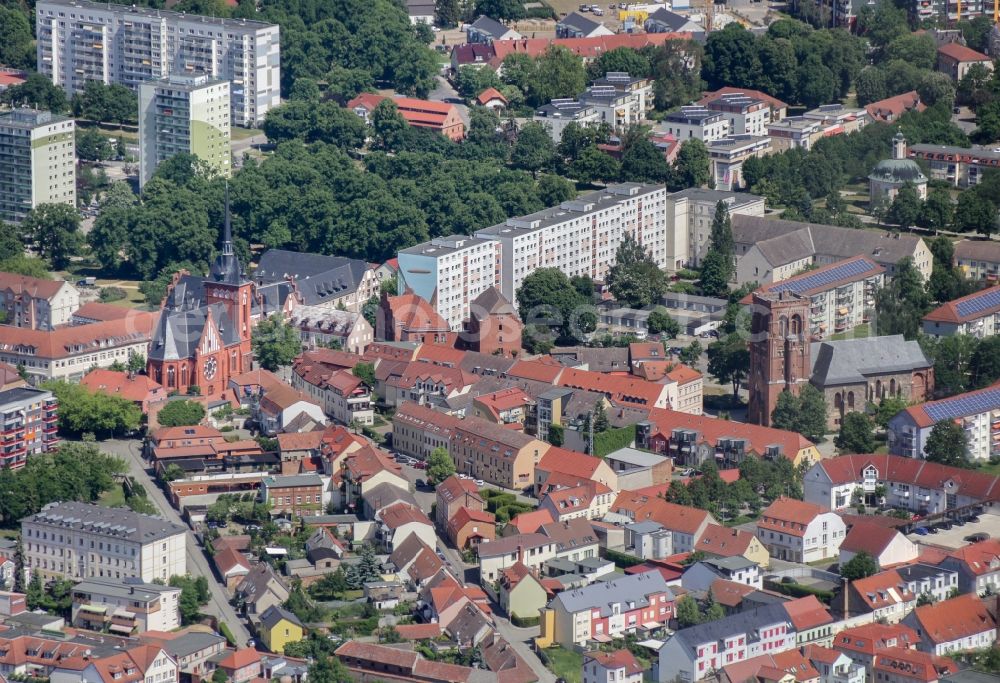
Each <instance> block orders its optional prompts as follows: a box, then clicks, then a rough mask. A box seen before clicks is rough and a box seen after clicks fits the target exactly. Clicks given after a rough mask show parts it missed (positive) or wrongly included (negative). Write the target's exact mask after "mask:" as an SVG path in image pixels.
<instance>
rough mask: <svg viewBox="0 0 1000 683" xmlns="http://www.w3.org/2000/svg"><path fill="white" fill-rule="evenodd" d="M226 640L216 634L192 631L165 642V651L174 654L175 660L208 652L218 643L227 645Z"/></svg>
mask: <svg viewBox="0 0 1000 683" xmlns="http://www.w3.org/2000/svg"><path fill="white" fill-rule="evenodd" d="M225 642H226V639H225V638H224V637H222V636H220V635H218V634H216V633H203V632H201V631H190V632H188V633H185V634H184V635H182V636H178V637H176V638H171V639H170V640H167V641H164V643H163V649H164V650H166V651H167V652H168V653H170V654H172V655H173V656H174V658H175V659H182V658H184V657H189V656H190V655H193V654H194V653H195V652H200V651H202V650H207V649H209V648H211V647H213V646H214V645H216V644H217V643H225Z"/></svg>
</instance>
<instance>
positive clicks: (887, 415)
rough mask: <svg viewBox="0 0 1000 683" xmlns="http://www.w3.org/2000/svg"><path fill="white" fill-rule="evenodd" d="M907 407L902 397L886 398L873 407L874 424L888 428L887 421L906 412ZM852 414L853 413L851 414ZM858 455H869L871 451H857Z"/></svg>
mask: <svg viewBox="0 0 1000 683" xmlns="http://www.w3.org/2000/svg"><path fill="white" fill-rule="evenodd" d="M908 406H909V403H907V401H906V399H905V398H903V397H902V396H886V397H885V398H883V399H882V400H881V401H879V403H878V405H877V406H876V407H875V424H877V425H878V426H879V427H881V428H882V429H885V428H886V427H888V426H889V420H891V419H892V418H894V417H896V415H898V414H899V413H901V412H902V411H904V410H906V408H907V407H908ZM852 414H853V413H852ZM857 452H858V453H870V452H871V451H857Z"/></svg>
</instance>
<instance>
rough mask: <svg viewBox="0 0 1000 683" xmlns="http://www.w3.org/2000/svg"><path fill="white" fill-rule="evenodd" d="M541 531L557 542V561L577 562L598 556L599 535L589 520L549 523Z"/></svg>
mask: <svg viewBox="0 0 1000 683" xmlns="http://www.w3.org/2000/svg"><path fill="white" fill-rule="evenodd" d="M541 531H542V533H543V534H545V535H546V536H547V537H549V538H551V539H552V540H553V541H554V542H555V557H556V559H561V560H568V561H570V562H576V561H578V560H586V559H591V558H595V557H597V555H598V543H597V535H596V534H595V533H594V529H593V527H591V525H590V521H589V520H586V519H571V520H568V521H565V522H549V523H548V524H543V525H542V529H541Z"/></svg>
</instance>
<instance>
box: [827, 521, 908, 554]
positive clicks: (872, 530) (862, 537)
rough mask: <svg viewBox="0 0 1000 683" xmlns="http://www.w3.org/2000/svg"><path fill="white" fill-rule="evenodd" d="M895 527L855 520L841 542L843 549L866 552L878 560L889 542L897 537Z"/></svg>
mask: <svg viewBox="0 0 1000 683" xmlns="http://www.w3.org/2000/svg"><path fill="white" fill-rule="evenodd" d="M897 534H899V532H898V531H896V529H895V528H893V527H890V526H886V525H883V524H876V523H872V522H855V523H854V524H853V525H852V526H851V528H850V530H849V531H848V532H847V536H845V537H844V540H843V542H842V543H841V544H840V549H841V550H847V551H849V552H852V553H861V552H865V553H868V554H869V555H871V556H872V557H874V558H875V559H876V560H878V557H879V556H880V555H881V554H882V553H883V551H885V549H886V548H887V547H889V544H890V543H892V542H893V541H894V540H895V539H896V536H897Z"/></svg>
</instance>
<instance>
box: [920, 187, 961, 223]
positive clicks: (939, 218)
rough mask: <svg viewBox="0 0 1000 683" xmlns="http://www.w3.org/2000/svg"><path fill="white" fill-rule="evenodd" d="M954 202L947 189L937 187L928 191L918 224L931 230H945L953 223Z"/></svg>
mask: <svg viewBox="0 0 1000 683" xmlns="http://www.w3.org/2000/svg"><path fill="white" fill-rule="evenodd" d="M954 212H955V206H954V203H953V202H952V201H951V195H950V194H949V193H948V191H947V190H945V189H942V188H939V187H935V188H934V189H932V190H931V191H930V192H928V193H927V199H926V201H924V204H923V206H921V207H920V215H919V216H917V225H919V226H920V227H921V228H928V229H930V230H944V229H946V228H947V227H948V226H950V225H951V224H952V216H953V214H954Z"/></svg>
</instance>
